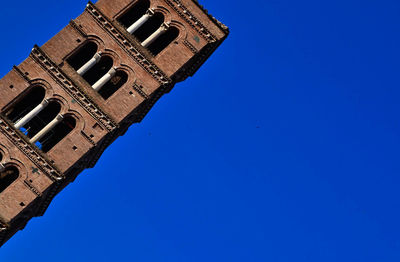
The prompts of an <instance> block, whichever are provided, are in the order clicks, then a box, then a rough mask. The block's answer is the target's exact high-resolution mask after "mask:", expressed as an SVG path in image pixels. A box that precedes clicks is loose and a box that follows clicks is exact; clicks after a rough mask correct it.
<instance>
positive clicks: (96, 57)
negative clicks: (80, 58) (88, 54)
mask: <svg viewBox="0 0 400 262" xmlns="http://www.w3.org/2000/svg"><path fill="white" fill-rule="evenodd" d="M100 59H101V52H98V53H97V54H95V55H94V56H93V58H92V59H90V60H89V61H88V62H87V63H86V64H84V65H83V66H82V67H81V68H79V70H78V71H77V72H78V74H79V75H81V76H82V75H84V74H85V73H86V72H87V71H89V70H90V69H91V68H92V67H94V66H95V65H96V64H97V63H98V62H99V61H100Z"/></svg>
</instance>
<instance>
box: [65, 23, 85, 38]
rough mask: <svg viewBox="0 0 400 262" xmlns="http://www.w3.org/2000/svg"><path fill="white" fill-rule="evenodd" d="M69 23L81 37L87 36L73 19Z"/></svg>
mask: <svg viewBox="0 0 400 262" xmlns="http://www.w3.org/2000/svg"><path fill="white" fill-rule="evenodd" d="M69 25H70V26H71V27H72V28H73V29H75V30H76V31H77V32H78V33H79V34H80V35H81V36H82V37H85V38H86V37H87V34H86V33H85V32H84V31H83V30H82V28H81V27H80V26H79V25H78V24H77V23H76V22H75V20H71V21H70V22H69Z"/></svg>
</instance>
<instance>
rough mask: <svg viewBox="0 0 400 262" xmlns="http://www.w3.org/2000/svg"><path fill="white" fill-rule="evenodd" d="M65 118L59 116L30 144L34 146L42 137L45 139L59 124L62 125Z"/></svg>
mask: <svg viewBox="0 0 400 262" xmlns="http://www.w3.org/2000/svg"><path fill="white" fill-rule="evenodd" d="M63 119H64V117H63V116H62V115H57V116H56V117H55V118H54V119H53V120H52V121H51V122H50V123H48V124H47V126H45V127H44V128H43V129H42V130H40V131H39V133H37V134H36V136H34V137H33V138H32V139H31V140H30V142H31V143H32V144H34V143H36V142H37V141H39V140H40V139H41V138H42V137H44V136H45V135H46V134H47V133H48V132H50V131H51V130H52V129H53V128H54V127H55V126H56V125H57V124H58V123H60V122H61V121H62V120H63Z"/></svg>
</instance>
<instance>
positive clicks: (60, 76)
mask: <svg viewBox="0 0 400 262" xmlns="http://www.w3.org/2000/svg"><path fill="white" fill-rule="evenodd" d="M30 57H31V58H32V59H33V60H34V61H35V62H36V63H38V64H39V65H40V66H41V67H42V68H43V69H44V70H45V71H46V72H47V73H48V74H49V75H50V76H51V77H52V78H53V79H54V80H55V81H56V82H57V83H58V84H59V85H60V86H61V87H62V88H63V89H64V90H65V91H66V92H67V93H68V94H69V95H70V96H71V97H72V98H73V99H74V100H75V101H76V102H77V103H78V104H80V105H81V106H82V107H83V108H84V109H85V110H86V111H87V112H88V113H89V115H91V116H92V117H93V118H94V119H95V120H96V121H97V122H98V123H99V124H100V125H102V126H103V127H105V128H106V129H107V130H108V131H110V132H111V131H113V130H114V129H116V128H117V127H118V125H117V124H116V123H115V121H114V120H112V118H111V117H110V116H108V115H107V114H106V113H105V112H103V110H102V109H101V108H100V107H99V106H98V105H96V104H95V103H94V102H93V100H92V99H91V98H90V97H89V96H88V95H87V94H86V93H85V92H84V91H82V90H80V88H79V87H78V86H77V85H75V84H74V83H73V82H72V80H71V79H70V78H69V77H68V76H67V75H66V74H65V73H64V72H63V71H62V70H61V69H60V68H59V67H58V66H57V65H56V64H55V63H54V62H53V61H52V60H51V59H50V57H49V56H47V55H46V54H45V53H44V52H43V50H41V49H40V48H39V47H38V46H35V47H34V48H33V49H32V52H31V54H30Z"/></svg>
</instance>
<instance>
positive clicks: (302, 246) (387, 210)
mask: <svg viewBox="0 0 400 262" xmlns="http://www.w3.org/2000/svg"><path fill="white" fill-rule="evenodd" d="M201 3H202V4H203V5H204V6H206V7H207V8H208V9H209V10H210V12H211V13H212V14H213V15H215V16H216V17H218V18H219V19H220V20H222V21H223V22H225V23H226V24H227V25H229V26H230V28H231V35H230V37H229V38H228V39H227V41H226V42H225V43H224V44H223V45H222V46H221V47H220V48H219V49H218V50H217V52H216V53H215V54H214V55H213V56H212V58H211V59H210V60H209V61H208V62H207V63H206V64H205V65H204V66H203V67H202V68H201V70H200V71H199V72H198V73H197V74H196V75H195V76H194V77H193V78H191V79H188V80H187V81H186V82H184V83H181V84H179V85H177V86H176V88H175V89H174V90H173V91H172V92H171V93H170V94H168V95H166V96H165V97H163V98H162V99H161V101H160V102H159V103H158V104H157V105H156V106H155V107H154V109H153V110H152V111H151V112H150V113H149V115H148V116H147V117H146V118H145V120H144V121H143V122H142V123H141V124H139V125H135V126H133V127H132V128H131V129H130V130H129V132H128V133H127V134H126V135H125V136H124V137H122V138H120V139H118V141H116V142H115V144H113V145H112V146H111V147H110V148H109V149H108V150H107V151H106V153H105V154H104V156H103V157H102V158H101V160H100V162H99V163H98V165H97V166H96V167H95V168H94V169H91V170H87V171H85V172H84V173H82V174H81V175H80V176H79V177H78V179H77V180H76V182H75V183H73V184H72V185H70V186H69V187H68V188H67V189H66V190H65V191H63V192H62V193H61V194H60V195H59V196H58V197H57V198H56V199H55V201H54V202H53V203H52V205H51V206H50V208H49V210H48V211H47V213H46V214H45V216H44V217H42V218H36V219H33V220H32V221H31V222H30V223H29V224H28V226H27V228H26V229H25V230H24V231H22V232H20V233H18V234H17V235H16V236H15V237H14V238H13V239H12V240H10V241H9V242H8V243H7V244H6V245H5V246H4V247H3V248H1V250H0V261H7V262H9V261H10V262H19V261H21V262H22V261H27V260H32V259H33V260H40V261H43V262H47V261H55V260H56V261H58V262H64V261H68V262H69V261H79V262H80V261H82V262H83V261H85V262H86V261H99V262H102V261H135V262H153V261H154V262H156V261H157V262H167V261H168V262H169V261H171V262H180V261H184V262H188V261H190V262H197V261H199V262H200V261H201V262H204V261H229V262H239V261H240V262H242V261H246V262H248V261H251V262H264V261H268V262H293V261H304V262H314V261H315V262H321V261H324V262H330V261H332V262H333V261H335V262H337V261H349V262H350V261H351V262H356V261H360V262H367V261H368V262H369V261H371V262H393V261H399V260H400V224H399V221H400V210H399V209H400V192H399V185H400V177H399V173H400V172H399V171H400V166H399V155H400V154H399V153H400V152H399V150H400V124H399V120H400V117H399V114H398V113H399V109H400V108H399V107H400V105H399V103H398V101H399V99H400V91H399V86H400V79H399V77H398V74H399V72H400V63H399V61H400V48H399V47H400V38H399V31H400V18H399V15H398V14H399V11H400V2H398V1H389V0H381V1H365V0H364V1H361V0H346V1H345V0H336V1H316V0H305V1H294V0H255V1H252V2H250V1H247V2H246V1H239V0H218V1H215V0H201ZM85 4H86V2H85V1H81V0H58V1H49V0H37V1H23V2H18V1H7V2H4V3H2V9H1V10H0V14H1V15H0V19H1V22H2V31H3V32H2V36H3V41H1V42H0V57H2V62H1V64H0V74H1V75H5V74H6V73H7V72H8V71H9V70H10V69H11V67H12V65H14V64H19V63H20V62H21V61H23V60H24V59H25V58H26V56H28V54H29V51H30V49H31V48H32V47H33V45H34V44H35V43H36V44H39V45H41V44H43V43H44V42H46V41H47V40H48V39H49V38H51V37H52V36H53V35H54V34H55V33H57V32H58V31H59V30H60V29H61V28H62V27H63V26H65V25H66V24H67V23H68V22H69V20H70V19H71V18H74V17H76V16H78V15H79V14H80V13H81V12H82V11H83V9H84V7H85Z"/></svg>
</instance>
